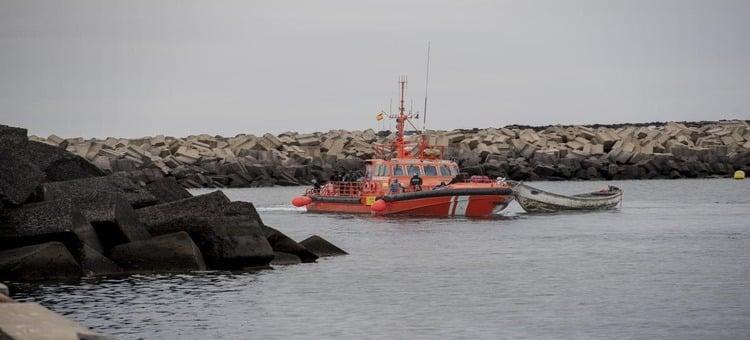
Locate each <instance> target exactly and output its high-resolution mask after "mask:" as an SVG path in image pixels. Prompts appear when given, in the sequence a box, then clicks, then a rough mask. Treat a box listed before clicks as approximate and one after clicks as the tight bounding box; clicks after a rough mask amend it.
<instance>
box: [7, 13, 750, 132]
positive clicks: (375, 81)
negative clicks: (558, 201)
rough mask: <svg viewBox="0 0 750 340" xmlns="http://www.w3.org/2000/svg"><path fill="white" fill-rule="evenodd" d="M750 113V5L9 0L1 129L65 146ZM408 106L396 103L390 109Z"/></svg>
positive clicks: (746, 116) (704, 117) (749, 116)
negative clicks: (396, 117)
mask: <svg viewBox="0 0 750 340" xmlns="http://www.w3.org/2000/svg"><path fill="white" fill-rule="evenodd" d="M428 40H429V41H431V42H432V54H431V73H430V84H429V100H430V102H429V104H428V125H429V126H430V127H431V128H439V129H452V128H470V127H489V126H502V125H506V124H514V123H517V124H534V125H537V124H555V123H609V122H644V121H663V120H714V119H722V118H743V119H750V1H747V0H742V1H708V0H707V1H687V0H679V1H661V0H660V1H653V0H649V1H632V0H629V1H602V0H593V1H572V0H569V1H446V2H439V1H424V2H421V1H420V2H416V1H403V0H402V1H378V2H373V3H372V4H370V5H363V2H360V1H325V2H318V1H315V2H313V1H298V2H291V1H290V2H281V1H182V0H180V1H119V2H115V1H100V0H92V1H79V0H68V1H57V0H54V1H27V0H20V1H7V0H0V123H2V124H10V125H16V126H23V127H26V128H28V129H29V132H30V133H32V134H38V135H42V136H46V135H48V134H50V133H55V134H58V135H60V136H63V137H71V136H84V137H104V136H119V137H138V136H145V135H154V134H167V135H176V136H184V135H188V134H198V133H209V134H221V135H234V134H237V133H255V134H260V133H264V132H267V131H270V132H275V133H279V132H282V131H287V130H295V131H301V132H306V131H327V130H330V129H335V128H345V129H366V128H371V127H372V128H374V127H376V122H375V119H374V116H375V113H376V112H378V111H379V110H383V109H385V110H387V109H388V103H389V100H390V99H394V103H395V99H396V97H397V94H398V92H397V81H398V77H399V75H402V74H404V75H408V77H409V81H410V83H409V91H408V95H409V97H410V98H412V99H413V101H414V110H420V111H421V110H422V103H423V101H424V92H425V91H424V82H425V80H424V76H425V57H426V45H427V41H428ZM394 106H395V105H394Z"/></svg>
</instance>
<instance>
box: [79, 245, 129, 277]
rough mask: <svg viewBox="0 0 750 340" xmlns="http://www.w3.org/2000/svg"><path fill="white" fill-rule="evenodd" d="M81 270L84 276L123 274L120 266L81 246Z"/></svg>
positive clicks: (91, 249) (85, 246) (87, 247)
mask: <svg viewBox="0 0 750 340" xmlns="http://www.w3.org/2000/svg"><path fill="white" fill-rule="evenodd" d="M81 269H83V273H84V274H85V275H101V274H118V273H122V272H123V270H122V268H121V267H120V266H118V265H117V264H116V263H114V262H113V261H112V260H110V259H109V258H107V257H106V256H104V255H102V254H101V253H100V252H98V251H96V250H94V249H93V248H91V247H89V246H87V245H84V246H83V256H82V257H81Z"/></svg>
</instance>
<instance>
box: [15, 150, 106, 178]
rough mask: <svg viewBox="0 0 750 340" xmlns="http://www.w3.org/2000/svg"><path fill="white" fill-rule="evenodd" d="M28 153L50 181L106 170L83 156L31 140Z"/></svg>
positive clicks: (92, 175)
mask: <svg viewBox="0 0 750 340" xmlns="http://www.w3.org/2000/svg"><path fill="white" fill-rule="evenodd" d="M28 154H29V159H30V160H31V161H32V162H34V163H35V164H36V165H37V167H39V169H40V170H42V171H44V173H45V174H46V176H47V181H49V182H57V181H69V180H73V179H79V178H89V177H98V176H104V175H105V173H104V171H102V170H100V169H99V168H97V167H96V166H95V165H93V164H91V163H89V161H87V160H86V159H84V158H83V157H81V156H78V155H75V154H73V153H70V152H68V151H65V150H64V149H61V148H59V147H56V146H52V145H47V144H44V143H39V142H35V141H29V143H28Z"/></svg>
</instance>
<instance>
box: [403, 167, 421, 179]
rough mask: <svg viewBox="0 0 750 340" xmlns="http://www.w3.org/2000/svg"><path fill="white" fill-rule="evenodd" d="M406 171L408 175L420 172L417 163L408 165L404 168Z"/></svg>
mask: <svg viewBox="0 0 750 340" xmlns="http://www.w3.org/2000/svg"><path fill="white" fill-rule="evenodd" d="M406 171H407V172H408V173H409V176H414V175H421V174H422V173H421V171H419V166H418V165H409V166H408V167H407V168H406Z"/></svg>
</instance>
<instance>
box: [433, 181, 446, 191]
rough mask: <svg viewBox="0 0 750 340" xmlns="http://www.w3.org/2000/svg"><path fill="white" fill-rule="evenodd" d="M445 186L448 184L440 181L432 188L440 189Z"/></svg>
mask: <svg viewBox="0 0 750 340" xmlns="http://www.w3.org/2000/svg"><path fill="white" fill-rule="evenodd" d="M447 187H448V185H447V184H445V182H440V184H438V185H436V186H435V187H433V188H432V190H440V189H445V188H447Z"/></svg>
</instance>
